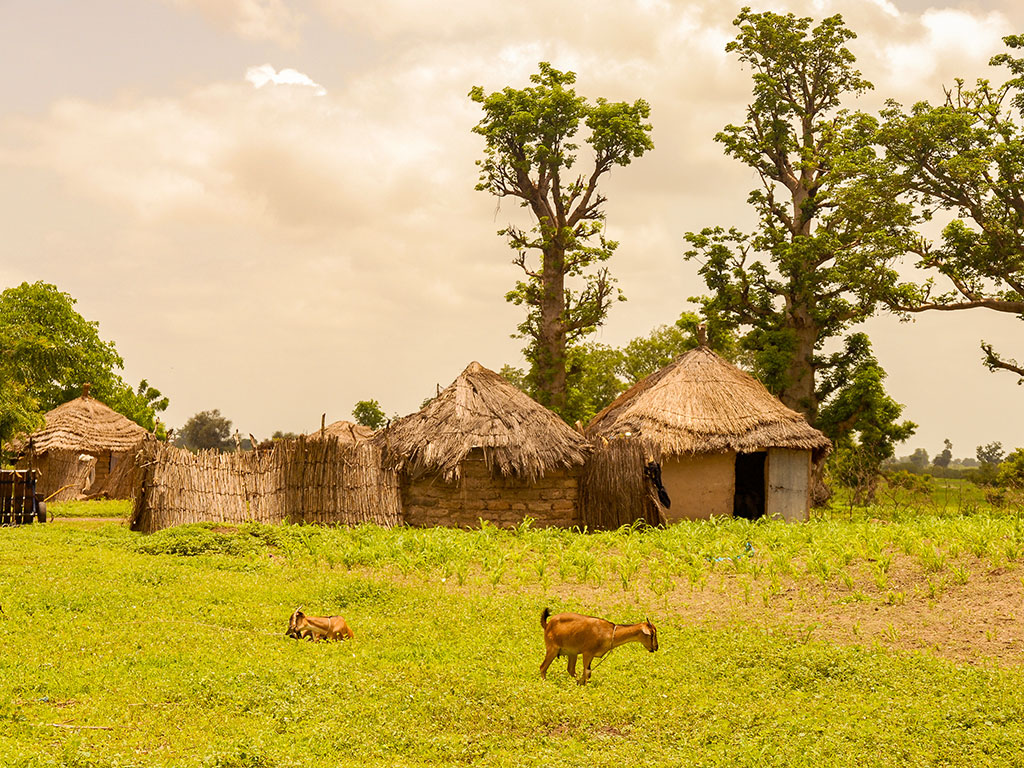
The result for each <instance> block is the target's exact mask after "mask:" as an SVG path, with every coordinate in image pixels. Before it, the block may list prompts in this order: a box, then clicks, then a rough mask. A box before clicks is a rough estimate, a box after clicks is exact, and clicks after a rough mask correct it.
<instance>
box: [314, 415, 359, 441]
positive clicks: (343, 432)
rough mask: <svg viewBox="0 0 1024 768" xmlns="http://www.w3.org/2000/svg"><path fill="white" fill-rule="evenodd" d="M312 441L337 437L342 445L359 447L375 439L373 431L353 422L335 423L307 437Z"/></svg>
mask: <svg viewBox="0 0 1024 768" xmlns="http://www.w3.org/2000/svg"><path fill="white" fill-rule="evenodd" d="M306 437H308V438H309V439H311V440H320V439H321V438H326V437H336V438H337V439H338V442H339V443H341V444H342V445H358V444H359V443H362V442H365V441H366V440H369V439H370V438H371V437H373V430H372V429H370V428H369V427H364V426H363V425H362V424H355V423H353V422H351V421H345V420H344V419H342V420H341V421H335V422H332V423H330V424H328V425H327V426H325V427H321V428H320V429H318V430H316V431H315V432H310V433H309V434H308V435H306Z"/></svg>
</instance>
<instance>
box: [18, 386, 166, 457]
mask: <svg viewBox="0 0 1024 768" xmlns="http://www.w3.org/2000/svg"><path fill="white" fill-rule="evenodd" d="M45 419H46V426H44V427H43V428H42V429H41V430H39V431H38V432H33V433H32V434H31V435H29V440H31V442H32V449H33V451H34V452H35V453H45V452H46V451H54V450H66V451H82V452H85V453H92V452H103V451H111V452H112V453H125V452H127V451H130V450H131V449H132V448H135V447H136V446H137V445H138V444H139V443H140V442H141V441H142V440H143V439H145V437H146V436H147V435H148V434H149V432H148V431H146V430H145V429H144V428H143V427H140V426H139V425H138V424H136V423H135V422H134V421H132V420H131V419H129V418H127V417H126V416H122V415H121V414H120V413H118V412H117V411H115V410H113V409H112V408H110V407H108V406H106V405H104V404H103V403H101V402H100V401H99V400H97V399H96V398H94V397H90V396H89V395H82V396H81V397H78V398H76V399H74V400H71V401H69V402H67V403H64V405H58V406H57V407H56V408H54V409H53V410H52V411H50V412H49V413H47V414H46V416H45ZM27 445H28V443H27V441H26V442H24V443H22V444H21V446H22V448H25V447H27Z"/></svg>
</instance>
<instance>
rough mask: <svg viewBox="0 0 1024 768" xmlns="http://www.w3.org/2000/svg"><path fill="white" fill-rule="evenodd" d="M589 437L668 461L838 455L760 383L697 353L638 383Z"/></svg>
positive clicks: (708, 353)
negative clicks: (641, 448) (636, 443)
mask: <svg viewBox="0 0 1024 768" xmlns="http://www.w3.org/2000/svg"><path fill="white" fill-rule="evenodd" d="M586 433H587V435H588V436H590V437H594V438H596V437H604V438H606V439H609V440H611V439H613V438H615V437H618V436H627V435H628V436H632V437H635V438H639V439H640V441H641V442H643V443H644V444H646V445H647V446H653V447H657V448H658V449H659V450H660V451H661V452H662V454H663V455H665V456H672V455H683V454H696V453H724V452H727V451H735V452H737V453H750V452H753V451H763V450H765V449H767V448H795V449H803V450H809V451H813V454H814V457H815V460H818V459H820V458H821V457H823V456H824V455H826V454H827V453H828V451H829V450H830V449H831V445H832V444H831V442H830V441H829V439H828V438H827V437H825V435H824V434H822V433H821V432H819V431H818V430H816V429H814V428H813V427H811V426H810V425H809V424H808V423H807V421H806V420H805V419H804V417H803V416H802V415H800V414H799V413H797V412H796V411H793V410H790V409H789V408H787V407H786V406H785V405H783V404H782V402H781V401H780V400H779V399H778V398H776V397H775V396H774V395H772V394H771V393H770V392H769V391H768V390H767V389H765V387H764V385H763V384H761V382H759V381H758V380H757V379H755V378H754V377H753V376H750V375H749V374H747V373H744V372H743V371H741V370H740V369H739V368H737V367H736V366H734V365H732V364H731V363H729V362H727V361H726V360H724V359H722V358H721V357H719V356H718V355H716V354H715V353H714V352H712V351H711V350H710V349H708V348H707V347H698V348H697V349H693V350H690V351H689V352H687V353H686V354H684V355H681V356H680V357H678V358H677V359H676V360H675V361H674V362H673V363H671V364H670V365H668V366H666V367H665V368H662V369H661V370H660V371H658V372H657V373H653V374H651V375H650V376H648V377H647V378H646V379H642V380H641V381H639V382H637V383H636V384H634V385H633V386H632V387H631V388H630V389H628V390H626V391H625V392H624V393H622V394H621V395H620V396H619V397H618V398H617V399H616V400H615V401H614V402H613V403H612V404H611V405H609V406H608V407H607V408H605V409H604V410H603V411H601V413H599V414H597V416H595V417H594V418H593V420H592V421H591V422H590V424H589V425H588V426H587V430H586Z"/></svg>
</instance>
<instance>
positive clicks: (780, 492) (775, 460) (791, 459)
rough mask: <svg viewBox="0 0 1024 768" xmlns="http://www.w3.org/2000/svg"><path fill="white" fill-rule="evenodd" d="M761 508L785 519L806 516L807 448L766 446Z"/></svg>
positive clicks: (809, 500)
mask: <svg viewBox="0 0 1024 768" xmlns="http://www.w3.org/2000/svg"><path fill="white" fill-rule="evenodd" d="M765 480H766V483H767V485H768V487H767V489H766V490H767V493H766V494H765V496H766V499H765V507H766V510H765V512H766V513H767V515H768V516H769V517H778V518H782V519H783V520H786V521H787V522H798V521H803V520H806V519H807V518H808V516H809V513H810V509H811V493H810V489H811V452H810V451H796V450H791V449H789V448H769V449H768V461H767V471H766V472H765Z"/></svg>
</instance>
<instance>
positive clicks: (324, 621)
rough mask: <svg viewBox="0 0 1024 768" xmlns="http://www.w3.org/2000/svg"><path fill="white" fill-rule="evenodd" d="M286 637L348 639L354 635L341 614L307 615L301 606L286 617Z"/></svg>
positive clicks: (314, 640) (313, 639)
mask: <svg viewBox="0 0 1024 768" xmlns="http://www.w3.org/2000/svg"><path fill="white" fill-rule="evenodd" d="M285 635H287V636H288V637H294V638H295V639H296V640H298V639H299V638H302V637H305V638H307V639H309V640H312V641H313V642H316V641H317V640H319V639H321V638H324V639H327V640H350V639H351V638H353V637H355V635H354V634H353V633H352V630H351V629H349V626H348V624H346V623H345V620H344V619H343V618H342V617H341V616H307V615H306V614H304V613H303V612H302V606H299V607H298V608H296V609H295V613H293V614H292V616H291V618H290V619H288V631H287V632H285Z"/></svg>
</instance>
